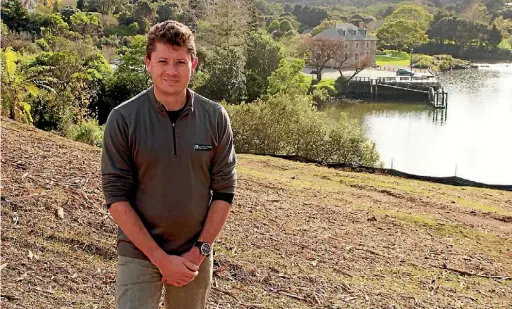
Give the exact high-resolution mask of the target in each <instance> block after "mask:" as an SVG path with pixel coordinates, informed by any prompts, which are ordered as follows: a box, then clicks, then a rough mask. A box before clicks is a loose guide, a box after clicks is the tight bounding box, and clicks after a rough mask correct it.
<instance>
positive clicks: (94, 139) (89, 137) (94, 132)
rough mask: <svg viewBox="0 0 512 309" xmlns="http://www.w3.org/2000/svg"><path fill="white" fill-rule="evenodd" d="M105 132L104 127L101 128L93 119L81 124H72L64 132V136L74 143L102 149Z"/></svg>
mask: <svg viewBox="0 0 512 309" xmlns="http://www.w3.org/2000/svg"><path fill="white" fill-rule="evenodd" d="M104 130H105V128H104V126H100V125H99V124H98V121H97V120H95V119H92V120H86V121H84V122H83V123H81V124H71V125H70V126H68V127H67V128H66V129H65V130H64V134H65V136H66V137H67V138H70V139H72V140H74V141H77V142H82V143H86V144H89V145H93V146H96V147H101V144H102V140H103V132H104Z"/></svg>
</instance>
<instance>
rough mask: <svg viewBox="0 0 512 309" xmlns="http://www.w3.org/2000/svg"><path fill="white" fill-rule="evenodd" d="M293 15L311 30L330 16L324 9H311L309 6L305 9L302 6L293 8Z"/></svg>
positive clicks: (298, 5)
mask: <svg viewBox="0 0 512 309" xmlns="http://www.w3.org/2000/svg"><path fill="white" fill-rule="evenodd" d="M292 14H293V15H295V17H297V20H298V21H300V22H301V24H303V25H304V26H306V27H309V28H314V27H316V26H318V25H319V24H320V23H321V22H322V20H324V19H326V18H327V16H328V14H327V11H326V10H325V9H323V8H316V7H310V6H309V5H306V6H304V7H303V6H302V5H300V4H297V5H295V6H294V7H293V11H292Z"/></svg>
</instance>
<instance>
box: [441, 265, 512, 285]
mask: <svg viewBox="0 0 512 309" xmlns="http://www.w3.org/2000/svg"><path fill="white" fill-rule="evenodd" d="M440 268H441V269H445V270H448V271H451V272H454V273H457V274H459V275H462V276H470V277H480V278H488V279H496V280H500V281H504V280H512V277H510V276H507V275H503V276H499V275H480V274H475V273H472V272H469V271H465V270H461V269H457V268H453V267H449V266H448V265H447V264H445V263H443V266H442V267H440Z"/></svg>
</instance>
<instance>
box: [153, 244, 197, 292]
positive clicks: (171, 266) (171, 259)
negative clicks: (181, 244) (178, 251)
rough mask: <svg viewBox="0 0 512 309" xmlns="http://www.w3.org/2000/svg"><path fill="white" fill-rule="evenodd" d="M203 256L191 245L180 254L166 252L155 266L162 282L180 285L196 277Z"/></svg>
mask: <svg viewBox="0 0 512 309" xmlns="http://www.w3.org/2000/svg"><path fill="white" fill-rule="evenodd" d="M204 258H205V257H204V255H202V254H201V253H199V248H197V247H192V248H191V249H190V250H189V251H187V252H185V253H184V254H182V255H181V256H178V255H169V254H167V255H166V256H165V257H164V258H163V260H162V261H161V262H160V263H159V264H158V265H156V266H157V267H158V269H159V270H160V273H161V274H162V282H163V283H164V284H170V285H172V286H175V287H182V286H185V285H187V284H189V283H190V282H191V281H192V280H194V278H195V277H197V275H198V274H199V266H200V265H201V263H202V262H203V260H204Z"/></svg>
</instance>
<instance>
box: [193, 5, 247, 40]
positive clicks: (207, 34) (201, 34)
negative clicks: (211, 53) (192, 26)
mask: <svg viewBox="0 0 512 309" xmlns="http://www.w3.org/2000/svg"><path fill="white" fill-rule="evenodd" d="M248 23H249V6H248V3H247V1H246V0H218V1H215V2H214V3H212V4H211V5H210V6H209V7H208V10H207V14H206V16H205V18H204V19H203V20H201V21H200V22H198V28H199V30H198V31H197V36H196V38H197V39H198V41H199V42H201V43H206V44H205V45H206V47H210V48H212V49H214V48H219V47H220V48H224V49H231V48H235V49H237V48H242V49H243V48H244V47H245V43H246V41H247V35H248V34H249V24H248Z"/></svg>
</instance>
